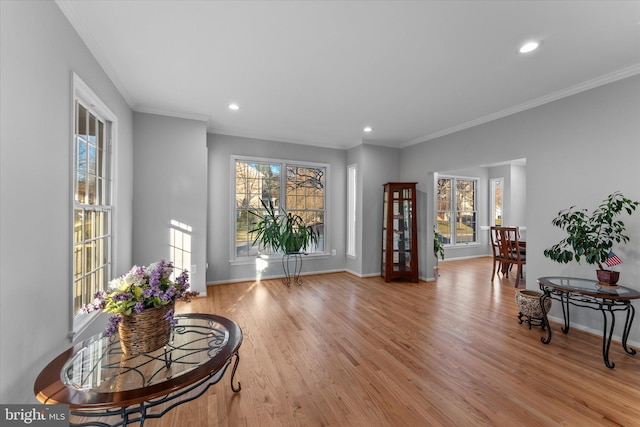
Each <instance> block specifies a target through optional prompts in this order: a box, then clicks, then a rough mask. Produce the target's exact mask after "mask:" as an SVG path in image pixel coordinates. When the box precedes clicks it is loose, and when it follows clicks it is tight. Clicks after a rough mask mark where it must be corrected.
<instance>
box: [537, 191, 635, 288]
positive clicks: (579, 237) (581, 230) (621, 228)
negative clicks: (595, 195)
mask: <svg viewBox="0 0 640 427" xmlns="http://www.w3.org/2000/svg"><path fill="white" fill-rule="evenodd" d="M638 204H640V202H636V201H633V200H631V199H628V198H626V197H624V195H622V193H620V192H619V191H618V192H615V193H612V194H610V195H609V196H608V197H607V198H606V199H605V200H603V201H602V203H601V204H600V205H599V206H598V207H597V208H596V209H595V210H594V211H593V212H592V213H591V214H589V213H588V211H587V210H586V209H576V208H575V206H571V207H570V208H569V209H565V210H562V211H560V212H558V216H557V217H556V218H554V219H553V221H552V224H553V225H555V226H556V227H559V228H561V229H562V230H564V231H566V232H567V237H565V238H564V239H562V240H560V242H558V243H556V244H555V245H553V246H551V247H550V248H547V249H545V250H544V256H545V257H547V258H550V259H552V260H554V261H556V262H560V263H565V264H566V263H568V262H570V261H572V260H574V259H575V260H576V261H577V262H580V260H581V259H582V258H584V260H585V261H586V262H587V264H596V265H597V266H598V270H596V273H597V275H598V280H599V281H600V282H602V283H609V284H615V283H616V282H617V281H618V278H619V274H620V273H619V272H617V271H610V270H607V269H605V268H604V266H603V265H602V263H604V262H606V260H607V259H608V258H609V254H610V253H611V249H612V247H613V244H614V243H627V242H628V241H629V236H628V235H627V234H625V231H626V227H625V224H624V222H622V220H620V219H615V217H617V216H618V215H621V214H622V213H624V212H626V213H627V214H628V215H631V214H632V213H633V212H634V211H635V210H636V207H637V206H638Z"/></svg>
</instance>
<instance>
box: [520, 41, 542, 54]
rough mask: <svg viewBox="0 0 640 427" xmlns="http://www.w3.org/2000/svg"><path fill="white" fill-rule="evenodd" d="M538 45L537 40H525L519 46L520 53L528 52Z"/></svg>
mask: <svg viewBox="0 0 640 427" xmlns="http://www.w3.org/2000/svg"><path fill="white" fill-rule="evenodd" d="M538 47H540V43H538V42H527V43H525V44H523V45H522V46H521V47H520V53H529V52H533V51H534V50H536V49H537V48H538Z"/></svg>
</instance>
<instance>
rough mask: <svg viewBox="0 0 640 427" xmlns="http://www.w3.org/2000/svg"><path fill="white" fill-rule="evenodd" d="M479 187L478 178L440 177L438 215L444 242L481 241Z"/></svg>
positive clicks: (463, 242) (438, 223) (457, 243)
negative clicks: (479, 235)
mask: <svg viewBox="0 0 640 427" xmlns="http://www.w3.org/2000/svg"><path fill="white" fill-rule="evenodd" d="M477 188H478V179H477V178H456V177H439V178H438V194H437V212H436V214H437V227H438V232H439V234H440V242H441V243H442V244H443V245H466V244H469V243H477V239H478V223H477V218H478V212H477V210H476V205H477V203H476V196H477V195H476V192H477Z"/></svg>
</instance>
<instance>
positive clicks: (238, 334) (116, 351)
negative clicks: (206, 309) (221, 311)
mask: <svg viewBox="0 0 640 427" xmlns="http://www.w3.org/2000/svg"><path fill="white" fill-rule="evenodd" d="M176 319H177V320H178V324H177V325H176V326H174V327H173V329H172V335H171V341H170V342H169V344H167V345H166V346H165V347H163V348H160V349H158V350H155V351H153V352H150V353H143V354H138V355H126V354H124V353H123V352H122V349H121V348H120V342H119V339H118V337H117V335H115V336H112V337H105V336H104V335H103V334H99V335H96V336H93V337H91V338H89V339H88V340H86V341H83V342H82V343H80V344H77V345H75V346H74V347H72V348H70V349H68V350H67V351H65V352H64V353H62V354H61V355H59V356H58V357H57V358H55V359H54V360H53V361H52V362H51V363H49V365H47V366H46V367H45V368H44V369H43V370H42V372H41V373H40V375H39V376H38V378H37V379H36V382H35V385H34V392H35V394H36V397H37V398H38V400H39V401H40V402H42V403H45V404H49V403H50V404H68V405H69V408H70V412H71V415H73V416H74V417H75V416H77V417H82V418H83V419H84V420H85V421H83V422H81V423H79V424H76V425H82V426H84V425H87V426H88V425H112V426H124V425H127V424H129V423H133V422H137V423H140V425H142V424H143V423H144V420H145V419H146V418H158V417H161V416H162V415H164V414H165V413H166V412H168V411H169V410H171V409H172V408H174V407H175V406H177V405H179V404H181V403H185V402H187V401H189V400H193V399H195V398H197V397H199V396H200V395H202V394H203V393H204V392H205V391H206V390H207V389H208V388H209V387H210V386H211V385H213V384H216V383H218V382H219V381H220V380H221V379H222V377H223V376H224V373H225V372H226V370H227V368H228V367H229V366H230V365H231V363H232V362H235V363H233V370H232V374H231V389H232V390H233V391H234V392H239V391H240V383H237V386H236V385H234V377H235V373H236V370H237V368H238V363H239V361H240V357H239V355H238V350H239V348H240V345H241V344H242V331H241V329H240V327H239V326H238V325H237V324H236V323H235V322H233V321H231V320H229V319H227V318H224V317H221V316H216V315H212V314H185V315H179V316H176ZM156 406H157V407H159V408H161V410H159V412H155V411H154V412H153V413H151V412H150V411H149V410H150V409H151V408H154V407H156ZM113 417H116V418H117V421H115V422H113V423H105V421H104V420H105V419H106V418H110V419H113ZM98 419H99V421H98ZM87 420H88V421H87ZM92 420H95V421H92Z"/></svg>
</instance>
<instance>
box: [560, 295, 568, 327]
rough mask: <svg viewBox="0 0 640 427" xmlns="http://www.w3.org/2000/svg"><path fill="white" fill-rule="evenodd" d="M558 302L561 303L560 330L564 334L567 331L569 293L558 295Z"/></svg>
mask: <svg viewBox="0 0 640 427" xmlns="http://www.w3.org/2000/svg"><path fill="white" fill-rule="evenodd" d="M560 303H561V305H562V317H563V318H564V326H563V327H562V332H563V333H565V334H568V333H569V325H570V319H569V294H562V295H560Z"/></svg>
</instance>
